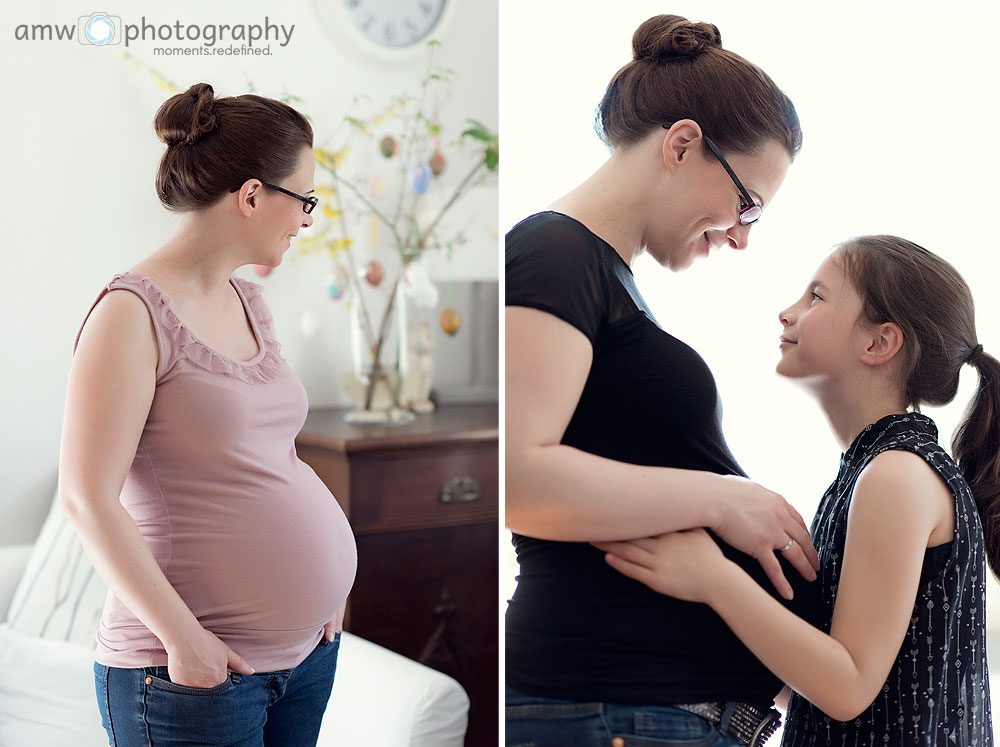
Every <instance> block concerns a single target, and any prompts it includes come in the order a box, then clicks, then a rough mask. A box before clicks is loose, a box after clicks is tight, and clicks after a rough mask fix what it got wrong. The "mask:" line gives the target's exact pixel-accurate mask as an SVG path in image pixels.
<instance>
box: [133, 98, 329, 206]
mask: <svg viewBox="0 0 1000 747" xmlns="http://www.w3.org/2000/svg"><path fill="white" fill-rule="evenodd" d="M153 128H154V129H155V130H156V135H157V137H159V138H160V139H161V140H162V141H163V142H165V143H166V144H167V150H166V152H165V153H164V154H163V158H162V159H161V160H160V167H159V169H158V171H157V172H156V194H157V195H158V196H159V198H160V202H162V203H163V206H164V207H166V208H167V210H171V211H173V212H185V211H189V210H200V209H202V208H206V207H208V206H209V205H211V204H213V203H214V202H215V201H216V200H218V199H219V197H220V196H222V194H223V193H225V192H227V191H229V190H231V189H232V188H233V187H239V186H242V184H243V183H244V182H245V181H246V180H247V179H260V180H262V181H267V182H271V183H272V184H276V183H279V182H281V181H282V180H283V179H285V178H287V177H288V176H290V175H291V174H292V173H294V172H295V170H296V168H298V165H299V157H300V155H301V152H302V149H303V148H312V143H313V131H312V127H311V126H310V125H309V122H308V121H307V120H306V118H305V117H304V116H302V114H300V113H299V112H297V111H295V109H293V108H292V107H290V106H288V105H287V104H284V103H282V102H280V101H275V100H274V99H268V98H264V97H263V96H255V95H253V94H244V95H243V96H230V97H226V98H218V99H217V98H215V92H214V90H213V89H212V86H210V85H209V84H208V83H196V84H195V85H193V86H191V87H190V88H189V89H188V90H187V91H185V92H184V93H178V94H177V95H175V96H171V97H170V98H169V99H167V100H166V101H165V102H163V104H162V105H161V106H160V108H159V111H157V112H156V116H155V117H154V118H153Z"/></svg>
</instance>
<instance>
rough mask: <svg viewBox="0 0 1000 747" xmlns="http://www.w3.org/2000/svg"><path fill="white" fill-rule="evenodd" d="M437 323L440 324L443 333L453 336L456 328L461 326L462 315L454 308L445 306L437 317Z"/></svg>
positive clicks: (456, 330)
mask: <svg viewBox="0 0 1000 747" xmlns="http://www.w3.org/2000/svg"><path fill="white" fill-rule="evenodd" d="M438 324H440V325H441V329H442V330H444V333H445V334H447V335H452V336H454V335H455V333H456V332H458V328H459V327H461V326H462V317H461V316H459V314H458V312H457V311H455V309H452V308H447V309H445V310H444V311H442V312H441V316H439V317H438Z"/></svg>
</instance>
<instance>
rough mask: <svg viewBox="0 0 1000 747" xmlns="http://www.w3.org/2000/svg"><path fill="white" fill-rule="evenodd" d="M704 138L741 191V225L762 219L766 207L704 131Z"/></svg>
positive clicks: (747, 224) (666, 126) (668, 126)
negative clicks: (756, 199)
mask: <svg viewBox="0 0 1000 747" xmlns="http://www.w3.org/2000/svg"><path fill="white" fill-rule="evenodd" d="M663 126H664V128H666V129H668V130H669V129H670V128H671V127H672V126H673V125H669V124H665V125H663ZM702 138H704V140H705V145H707V146H708V149H709V150H710V151H712V153H713V154H715V157H716V158H718V159H719V163H721V164H722V166H723V168H724V169H725V170H726V173H727V174H729V178H730V179H732V180H733V184H735V185H736V188H737V189H738V190H739V191H740V225H743V226H749V225H750V224H751V223H756V222H757V221H758V220H760V216H761V214H762V213H763V212H764V208H762V207H761V206H760V205H758V204H757V203H756V202H755V201H754V199H753V197H751V196H750V193H749V192H747V190H746V188H745V187H744V186H743V185H742V184H741V183H740V180H739V179H738V178H737V176H736V174H735V173H734V172H733V169H732V167H731V166H730V165H729V163H728V162H727V161H726V159H725V158H724V157H723V155H722V153H721V152H720V151H719V149H718V148H717V147H716V145H715V143H713V142H712V140H711V139H710V138H709V137H708V135H705V134H704V133H703V134H702Z"/></svg>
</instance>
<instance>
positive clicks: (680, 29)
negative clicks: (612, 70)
mask: <svg viewBox="0 0 1000 747" xmlns="http://www.w3.org/2000/svg"><path fill="white" fill-rule="evenodd" d="M721 47H722V34H721V33H720V32H719V29H718V28H717V27H716V26H715V25H714V24H711V23H692V22H691V21H689V20H687V19H686V18H682V17H681V16H672V15H662V16H654V17H653V18H650V19H649V20H648V21H646V22H645V23H643V24H642V25H641V26H639V28H637V29H636V30H635V34H633V36H632V56H633V58H634V59H636V60H653V61H655V62H665V61H667V60H676V59H679V58H685V57H697V56H698V55H700V54H701V53H702V52H704V51H705V50H707V49H712V48H721Z"/></svg>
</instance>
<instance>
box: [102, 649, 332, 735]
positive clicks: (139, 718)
mask: <svg viewBox="0 0 1000 747" xmlns="http://www.w3.org/2000/svg"><path fill="white" fill-rule="evenodd" d="M339 649H340V634H339V633H338V634H337V636H336V637H335V638H334V640H333V641H332V642H330V641H327V640H326V638H323V639H322V640H321V641H320V642H319V644H318V645H317V646H316V648H315V649H313V651H312V653H310V654H309V656H307V657H306V659H305V661H303V662H302V663H301V664H299V665H298V666H297V667H295V668H294V669H284V670H281V671H278V672H259V673H257V674H237V673H231V674H230V675H229V677H228V678H227V679H226V681H225V682H223V683H222V684H221V685H216V686H215V687H210V688H199V687H187V686H184V685H175V684H173V683H172V682H171V681H170V677H169V675H168V673H167V668H166V667H144V668H141V669H120V668H117V667H106V666H104V665H103V664H98V663H96V662H95V663H94V677H95V682H96V685H97V703H98V705H99V707H100V710H101V722H102V724H103V725H104V729H105V730H106V731H107V732H108V739H109V744H110V745H111V747H150V746H151V745H152V746H153V747H161V746H165V745H205V747H309V745H315V744H316V737H317V736H318V735H319V727H320V724H321V723H322V721H323V712H324V711H325V710H326V704H327V701H329V699H330V691H331V690H332V688H333V675H334V672H336V669H337V653H338V651H339ZM147 682H149V684H146V683H147Z"/></svg>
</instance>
